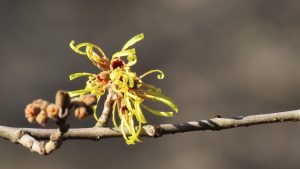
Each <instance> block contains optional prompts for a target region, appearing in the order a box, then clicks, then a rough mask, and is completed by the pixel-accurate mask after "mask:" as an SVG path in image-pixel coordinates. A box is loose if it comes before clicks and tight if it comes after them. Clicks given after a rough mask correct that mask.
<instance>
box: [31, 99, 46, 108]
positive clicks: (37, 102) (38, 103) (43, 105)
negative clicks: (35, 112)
mask: <svg viewBox="0 0 300 169" xmlns="http://www.w3.org/2000/svg"><path fill="white" fill-rule="evenodd" d="M32 104H33V105H34V106H35V107H38V108H40V109H46V107H47V106H48V105H49V102H47V101H45V100H42V99H37V100H34V101H33V102H32Z"/></svg>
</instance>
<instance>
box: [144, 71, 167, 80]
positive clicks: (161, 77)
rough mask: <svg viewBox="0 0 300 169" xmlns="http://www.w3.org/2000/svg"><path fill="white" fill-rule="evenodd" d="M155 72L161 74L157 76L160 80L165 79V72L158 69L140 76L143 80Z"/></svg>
mask: <svg viewBox="0 0 300 169" xmlns="http://www.w3.org/2000/svg"><path fill="white" fill-rule="evenodd" d="M155 72H158V73H159V74H158V75H157V78H158V79H163V78H164V77H165V74H164V72H163V71H161V70H158V69H157V70H150V71H148V72H146V73H144V74H143V75H141V76H140V78H141V79H142V78H143V77H145V76H147V75H149V74H151V73H155Z"/></svg>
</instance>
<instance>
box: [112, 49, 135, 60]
mask: <svg viewBox="0 0 300 169" xmlns="http://www.w3.org/2000/svg"><path fill="white" fill-rule="evenodd" d="M129 55H135V49H134V48H133V49H128V50H122V51H120V52H116V53H115V54H113V56H112V58H113V59H117V58H120V57H124V56H129Z"/></svg>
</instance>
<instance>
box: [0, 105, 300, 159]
mask: <svg viewBox="0 0 300 169" xmlns="http://www.w3.org/2000/svg"><path fill="white" fill-rule="evenodd" d="M287 121H292V122H296V121H300V110H294V111H286V112H279V113H270V114H260V115H250V116H238V117H233V118H212V119H209V120H200V121H192V122H186V123H179V124H161V125H145V126H143V130H142V133H141V136H142V137H151V138H156V137H161V136H163V135H166V134H176V133H184V132H190V131H206V130H213V131H219V130H224V129H231V128H236V127H245V126H246V127H248V126H253V125H259V124H269V123H277V122H287ZM55 131H56V130H55V129H36V128H16V127H6V126H0V137H1V138H4V139H6V140H10V141H11V142H13V143H17V144H21V145H23V146H25V147H27V148H29V147H30V150H31V151H36V152H38V153H40V154H47V153H43V152H40V151H41V149H39V148H38V147H39V146H42V143H41V142H39V141H37V140H48V139H50V140H51V135H53V133H55ZM128 134H129V133H128ZM115 137H122V133H121V132H120V131H119V129H118V128H109V127H94V128H77V129H69V130H68V131H67V132H66V133H65V134H63V135H61V138H62V139H63V140H68V139H86V140H100V139H104V138H115ZM24 140H29V141H27V142H24ZM28 143H30V144H29V145H28Z"/></svg>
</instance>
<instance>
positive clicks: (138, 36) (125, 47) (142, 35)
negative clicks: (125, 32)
mask: <svg viewBox="0 0 300 169" xmlns="http://www.w3.org/2000/svg"><path fill="white" fill-rule="evenodd" d="M143 39H144V34H143V33H140V34H138V35H136V36H134V37H133V38H131V39H130V40H129V41H127V42H126V43H125V45H124V46H123V48H122V51H123V50H126V49H128V48H129V47H130V46H132V45H134V44H135V43H137V42H138V41H141V40H143Z"/></svg>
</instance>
